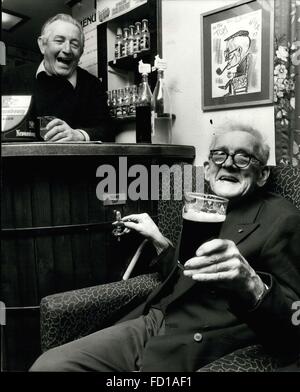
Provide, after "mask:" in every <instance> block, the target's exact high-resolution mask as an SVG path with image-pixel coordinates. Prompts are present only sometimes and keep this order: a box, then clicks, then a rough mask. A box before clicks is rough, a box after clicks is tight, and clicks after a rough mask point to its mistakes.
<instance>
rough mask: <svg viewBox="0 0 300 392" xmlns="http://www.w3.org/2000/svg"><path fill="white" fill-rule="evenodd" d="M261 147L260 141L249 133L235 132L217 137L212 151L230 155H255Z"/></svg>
mask: <svg viewBox="0 0 300 392" xmlns="http://www.w3.org/2000/svg"><path fill="white" fill-rule="evenodd" d="M258 146H259V141H258V140H257V139H256V137H255V136H254V135H251V134H250V133H248V132H244V131H239V130H233V131H229V132H226V133H223V134H219V135H217V136H216V137H215V138H214V140H213V142H212V145H211V149H214V150H219V149H220V150H224V151H227V152H230V153H233V152H236V151H245V152H247V153H249V154H254V153H255V152H256V151H257V148H258Z"/></svg>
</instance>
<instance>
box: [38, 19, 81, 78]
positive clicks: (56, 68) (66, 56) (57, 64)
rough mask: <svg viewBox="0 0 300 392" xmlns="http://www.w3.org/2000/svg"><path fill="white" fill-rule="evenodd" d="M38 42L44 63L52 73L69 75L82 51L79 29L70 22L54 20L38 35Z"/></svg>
mask: <svg viewBox="0 0 300 392" xmlns="http://www.w3.org/2000/svg"><path fill="white" fill-rule="evenodd" d="M38 44H39V47H40V51H41V53H42V54H43V55H44V65H45V69H46V70H47V72H49V73H50V74H52V75H57V76H63V77H66V78H68V77H70V76H71V75H72V74H73V72H74V71H75V69H76V67H77V65H78V62H79V59H80V56H81V54H82V52H83V42H81V36H80V31H79V29H78V27H76V26H75V25H73V24H72V23H69V22H66V21H62V20H56V21H55V22H53V23H51V24H50V25H49V26H48V27H47V30H46V31H45V33H44V36H42V37H39V40H38Z"/></svg>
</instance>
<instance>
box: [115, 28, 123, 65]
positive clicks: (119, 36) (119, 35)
mask: <svg viewBox="0 0 300 392" xmlns="http://www.w3.org/2000/svg"><path fill="white" fill-rule="evenodd" d="M122 43H123V37H122V29H121V28H120V27H118V29H117V34H116V38H115V59H119V58H120V57H122Z"/></svg>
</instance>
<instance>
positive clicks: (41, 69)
mask: <svg viewBox="0 0 300 392" xmlns="http://www.w3.org/2000/svg"><path fill="white" fill-rule="evenodd" d="M41 72H46V74H47V75H49V76H51V74H50V73H49V72H47V70H46V68H45V65H44V61H42V62H41V64H40V65H39V67H38V69H37V71H36V74H35V77H37V76H38V74H39V73H41ZM67 80H68V81H69V82H70V83H71V84H72V86H73V87H74V88H75V87H76V84H77V70H76V69H75V71H74V72H73V73H72V75H71V76H69V77H68V78H67Z"/></svg>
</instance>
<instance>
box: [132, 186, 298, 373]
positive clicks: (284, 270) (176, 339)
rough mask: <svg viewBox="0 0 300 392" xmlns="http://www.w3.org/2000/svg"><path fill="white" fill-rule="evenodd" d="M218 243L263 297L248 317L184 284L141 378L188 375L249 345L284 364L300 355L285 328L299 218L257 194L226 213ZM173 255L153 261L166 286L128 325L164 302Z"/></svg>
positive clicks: (212, 293) (242, 309) (218, 294)
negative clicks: (251, 275)
mask: <svg viewBox="0 0 300 392" xmlns="http://www.w3.org/2000/svg"><path fill="white" fill-rule="evenodd" d="M220 237H221V238H224V239H230V240H233V241H234V242H235V243H236V244H237V246H238V248H239V250H240V252H241V254H242V255H243V256H244V257H245V258H246V260H247V261H248V262H249V263H250V264H251V266H252V267H253V268H254V269H255V270H256V271H257V272H258V273H259V274H260V276H261V278H262V279H263V281H264V282H265V283H266V284H267V285H268V286H269V290H268V291H267V293H266V294H265V295H264V297H263V298H262V300H261V301H260V303H259V304H258V305H257V306H256V308H255V309H251V310H249V304H246V303H242V302H241V301H240V300H239V299H238V298H236V297H234V296H232V294H231V293H230V292H229V291H225V290H219V289H217V288H215V287H213V285H208V284H206V285H205V284H200V283H196V282H194V281H192V280H191V279H188V278H185V279H188V282H185V284H181V285H179V287H177V288H178V290H177V293H176V294H175V296H174V298H173V302H172V303H171V304H170V305H169V306H168V307H167V310H166V314H165V321H166V334H165V335H164V336H158V337H154V338H151V339H150V341H149V343H148V344H147V346H146V347H145V353H144V357H143V371H195V370H196V369H198V368H200V367H201V366H203V365H205V364H207V363H209V362H212V361H213V360H215V359H217V358H219V357H221V356H223V355H225V354H227V353H229V352H232V351H233V350H235V349H237V348H240V347H245V346H247V345H250V344H253V343H261V344H263V346H264V347H265V349H266V350H267V351H268V352H270V353H272V354H275V355H280V356H281V358H284V359H286V360H290V361H291V360H293V359H294V358H295V356H296V355H297V354H298V353H299V352H300V347H299V341H300V340H299V327H297V326H295V325H293V324H292V322H291V318H292V312H293V311H292V309H291V306H292V303H293V302H294V301H297V300H299V298H300V213H299V211H298V210H297V209H296V208H295V207H294V206H293V205H292V204H290V203H289V202H287V201H286V200H284V199H283V198H282V197H280V196H277V195H274V194H270V193H267V194H264V193H260V194H257V195H256V196H255V197H251V198H248V199H247V200H244V201H243V202H242V203H240V204H239V205H236V206H235V207H234V208H232V209H231V211H229V213H228V215H227V218H226V221H225V222H224V224H223V226H222V229H221V233H220ZM177 253H178V249H177V251H175V250H174V249H173V248H169V249H168V250H166V251H164V252H163V253H162V254H161V255H160V256H159V257H158V263H159V265H161V267H162V268H161V272H162V274H163V275H164V276H166V275H167V278H166V279H165V281H164V282H163V283H162V284H161V285H160V286H159V287H158V288H157V289H156V290H154V292H153V293H151V294H150V296H149V297H148V299H147V301H146V303H145V304H143V305H142V306H140V307H139V308H137V309H135V310H134V311H133V312H132V313H131V314H129V315H128V317H127V319H128V318H133V317H136V316H138V315H139V314H140V313H141V312H147V311H148V309H149V307H150V306H153V304H155V303H157V302H158V299H159V298H161V297H162V296H164V293H165V291H167V288H168V285H169V284H172V279H173V278H174V274H176V271H177V270H178V268H177V267H176V266H174V265H175V263H176V260H177ZM170 270H171V273H169V274H168V271H170ZM196 333H198V335H195V334H196ZM199 334H201V335H199Z"/></svg>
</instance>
